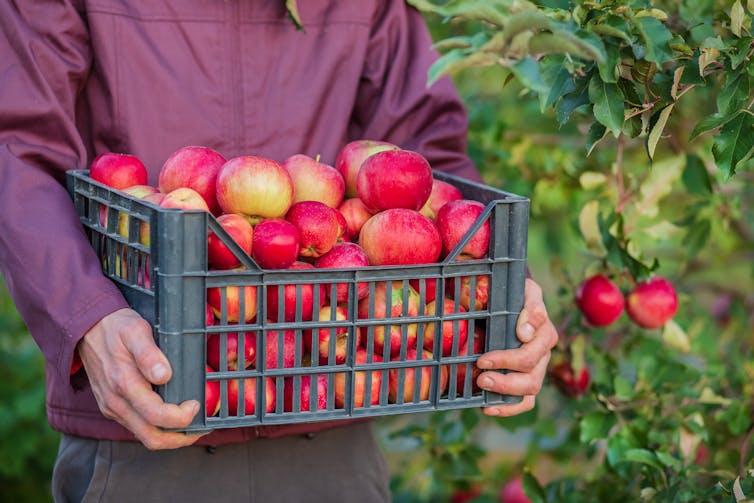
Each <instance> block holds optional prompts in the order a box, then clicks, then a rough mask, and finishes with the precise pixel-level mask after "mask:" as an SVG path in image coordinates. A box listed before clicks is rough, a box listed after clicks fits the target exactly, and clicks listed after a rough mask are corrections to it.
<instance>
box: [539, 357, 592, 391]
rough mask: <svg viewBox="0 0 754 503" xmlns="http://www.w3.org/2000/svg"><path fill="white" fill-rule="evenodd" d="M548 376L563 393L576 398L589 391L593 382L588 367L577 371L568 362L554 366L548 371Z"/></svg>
mask: <svg viewBox="0 0 754 503" xmlns="http://www.w3.org/2000/svg"><path fill="white" fill-rule="evenodd" d="M547 375H548V376H549V378H550V380H551V381H552V383H553V384H554V385H555V387H556V388H558V390H560V392H561V393H563V394H564V395H566V396H570V397H574V398H575V397H579V396H581V395H583V394H584V393H585V392H586V391H587V390H588V389H589V383H590V381H591V375H590V373H589V368H588V367H586V366H583V367H581V368H580V369H576V368H574V367H573V365H572V364H571V362H570V361H568V360H565V361H561V362H559V363H556V364H555V365H552V366H551V367H550V368H549V369H548V370H547Z"/></svg>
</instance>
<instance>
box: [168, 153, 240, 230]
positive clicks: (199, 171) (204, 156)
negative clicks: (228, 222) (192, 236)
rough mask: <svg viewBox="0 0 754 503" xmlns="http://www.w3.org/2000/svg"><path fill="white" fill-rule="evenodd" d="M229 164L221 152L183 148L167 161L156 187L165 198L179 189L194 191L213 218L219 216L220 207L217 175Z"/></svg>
mask: <svg viewBox="0 0 754 503" xmlns="http://www.w3.org/2000/svg"><path fill="white" fill-rule="evenodd" d="M226 162H227V160H226V159H225V157H223V155H222V154H220V153H219V152H217V151H215V150H213V149H211V148H209V147H200V146H193V145H192V146H186V147H181V148H179V149H178V150H176V151H175V152H173V153H172V154H170V156H169V157H168V158H167V159H166V160H165V162H164V163H163V165H162V168H161V169H160V175H159V177H158V181H157V184H158V186H159V187H160V192H163V193H165V194H167V193H169V192H172V191H173V190H175V189H178V188H180V187H188V188H190V189H194V190H195V191H196V192H198V193H199V195H200V196H202V199H204V200H205V201H206V202H207V206H209V210H210V211H211V212H212V214H213V215H219V214H220V206H219V205H218V204H217V191H216V183H217V174H218V172H219V171H220V168H221V167H222V165H223V164H225V163H226Z"/></svg>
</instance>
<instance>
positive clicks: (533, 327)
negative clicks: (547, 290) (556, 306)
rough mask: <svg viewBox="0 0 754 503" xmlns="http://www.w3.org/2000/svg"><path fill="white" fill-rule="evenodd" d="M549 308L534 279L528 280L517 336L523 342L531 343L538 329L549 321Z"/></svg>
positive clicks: (517, 326) (517, 325)
mask: <svg viewBox="0 0 754 503" xmlns="http://www.w3.org/2000/svg"><path fill="white" fill-rule="evenodd" d="M548 319H549V318H548V316H547V308H546V307H545V303H544V300H543V299H542V288H540V286H539V285H538V284H537V283H536V282H535V281H534V280H532V279H529V278H526V283H525V286H524V307H523V309H522V310H521V313H520V314H519V316H518V322H517V324H516V335H517V336H518V338H519V340H520V341H521V342H524V343H525V342H529V341H531V340H532V339H533V338H534V336H535V334H536V331H537V329H539V328H540V327H541V326H542V325H543V324H544V323H545V322H547V321H548Z"/></svg>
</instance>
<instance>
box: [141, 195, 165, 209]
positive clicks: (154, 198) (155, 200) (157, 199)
mask: <svg viewBox="0 0 754 503" xmlns="http://www.w3.org/2000/svg"><path fill="white" fill-rule="evenodd" d="M142 199H144V200H145V201H146V202H148V203H152V204H154V205H157V206H159V205H160V203H161V202H162V200H163V199H165V194H163V193H162V192H155V193H154V194H147V195H146V196H144V197H143V198H142Z"/></svg>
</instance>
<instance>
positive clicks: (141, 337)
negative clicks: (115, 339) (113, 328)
mask: <svg viewBox="0 0 754 503" xmlns="http://www.w3.org/2000/svg"><path fill="white" fill-rule="evenodd" d="M121 340H122V341H123V345H124V346H125V347H126V349H127V350H128V351H129V352H130V353H131V355H132V356H133V359H134V361H135V362H136V366H137V368H138V369H139V371H140V372H141V374H142V375H143V376H144V377H145V378H146V379H147V380H148V381H149V382H151V383H152V384H164V383H166V382H167V381H168V380H170V377H171V375H172V370H171V368H170V363H168V359H167V357H165V355H164V354H163V352H162V351H160V348H158V347H157V344H155V342H154V337H153V335H152V327H151V326H150V325H149V323H148V322H147V321H146V320H145V319H144V318H142V317H140V316H139V317H138V318H135V319H134V320H133V321H132V322H131V323H129V324H128V325H126V326H125V327H124V328H123V329H122V330H121Z"/></svg>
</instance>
